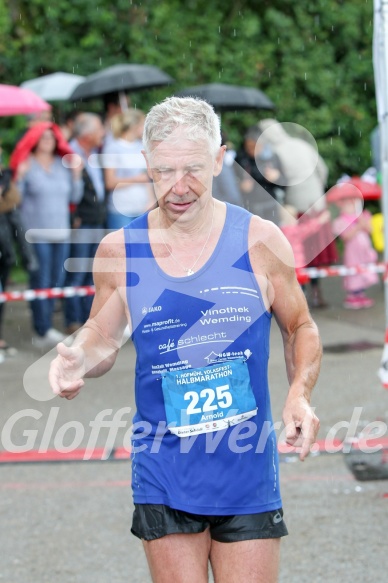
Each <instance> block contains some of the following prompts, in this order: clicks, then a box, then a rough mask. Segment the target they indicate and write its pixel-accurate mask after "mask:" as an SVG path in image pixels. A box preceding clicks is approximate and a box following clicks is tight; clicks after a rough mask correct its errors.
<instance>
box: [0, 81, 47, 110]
mask: <svg viewBox="0 0 388 583" xmlns="http://www.w3.org/2000/svg"><path fill="white" fill-rule="evenodd" d="M50 109H51V105H49V104H48V103H46V102H45V101H43V99H41V97H39V96H38V95H36V93H33V92H32V91H30V90H29V89H23V88H21V87H16V86H15V85H0V115H1V116H6V115H27V114H29V113H38V112H39V111H48V110H50Z"/></svg>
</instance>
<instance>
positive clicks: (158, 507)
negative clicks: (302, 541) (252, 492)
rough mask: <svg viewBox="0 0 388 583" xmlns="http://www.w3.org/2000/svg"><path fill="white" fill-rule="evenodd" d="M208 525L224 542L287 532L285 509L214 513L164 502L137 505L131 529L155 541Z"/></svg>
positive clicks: (215, 536) (212, 534)
mask: <svg viewBox="0 0 388 583" xmlns="http://www.w3.org/2000/svg"><path fill="white" fill-rule="evenodd" d="M207 528H209V530H210V536H211V538H212V539H214V540H216V541H219V542H223V543H228V542H237V541H242V540H252V539H259V538H279V537H282V536H285V535H287V534H288V531H287V527H286V525H285V523H284V521H283V510H282V508H279V509H278V510H271V511H270V512H261V513H258V514H234V515H232V516H213V515H203V514H191V513H190V512H183V511H182V510H174V509H173V508H170V507H169V506H164V505H163V504H135V511H134V514H133V523H132V528H131V532H132V533H133V534H134V535H135V536H137V537H138V538H140V539H143V540H155V539H157V538H161V537H162V536H166V535H167V534H180V533H182V534H183V533H185V534H192V533H199V532H204V531H205V530H206V529H207Z"/></svg>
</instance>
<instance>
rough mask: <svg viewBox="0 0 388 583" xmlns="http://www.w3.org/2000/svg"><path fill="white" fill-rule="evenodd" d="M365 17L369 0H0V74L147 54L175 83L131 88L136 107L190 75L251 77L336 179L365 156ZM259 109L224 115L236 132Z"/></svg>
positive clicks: (84, 69) (239, 80)
mask: <svg viewBox="0 0 388 583" xmlns="http://www.w3.org/2000/svg"><path fill="white" fill-rule="evenodd" d="M372 16H373V2H372V0H352V2H345V1H343V0H314V1H313V0H299V1H298V2H295V0H266V1H265V0H264V1H260V2H259V1H258V0H212V1H211V2H209V0H206V1H205V0H186V1H184V0H166V1H163V2H156V1H155V0H142V1H141V2H140V1H138V2H137V1H135V0H115V2H112V0H97V1H96V0H71V1H69V0H55V3H54V2H52V3H50V0H8V2H7V3H5V0H0V81H1V82H2V83H13V84H20V83H21V82H22V81H24V80H26V79H29V78H34V77H37V76H40V75H43V74H48V73H52V72H55V71H66V72H69V73H77V74H82V75H88V74H90V73H93V72H96V71H97V70H99V69H101V68H105V67H107V66H109V65H112V64H115V63H123V62H132V63H148V64H154V65H157V66H159V67H161V68H162V69H163V70H164V71H166V72H167V73H169V74H170V75H171V76H172V77H174V79H175V80H176V84H175V85H174V87H173V88H163V89H159V90H157V91H156V90H154V91H147V92H142V93H141V94H139V95H133V99H134V101H135V102H136V104H137V105H138V106H140V107H142V108H143V109H147V108H148V107H149V106H151V105H152V103H154V101H155V100H156V99H161V98H163V97H164V96H166V95H169V94H171V92H172V91H173V90H178V89H180V88H183V87H187V86H190V85H196V84H200V83H208V82H215V81H221V82H225V83H233V84H241V85H248V86H254V87H258V88H260V89H261V90H262V91H264V92H265V93H266V94H267V95H268V96H269V97H270V98H271V99H272V100H273V101H274V102H275V104H276V106H277V110H276V117H277V118H278V119H279V120H280V121H291V122H294V123H298V124H300V125H302V126H304V127H305V128H306V129H308V130H309V131H310V132H311V134H312V135H313V136H314V137H315V139H316V140H317V143H318V146H319V150H320V153H321V154H322V156H323V157H324V158H325V160H326V161H327V162H328V164H329V167H330V170H331V174H330V178H331V180H332V181H335V180H336V179H337V178H338V176H339V174H341V173H343V172H348V173H351V174H359V173H361V172H362V171H363V170H364V169H365V168H366V167H367V166H368V165H369V164H370V144H369V134H370V132H371V130H372V129H373V128H374V126H375V125H376V108H375V96H374V81H373V69H372V33H373V27H372ZM266 116H267V113H266V112H260V111H259V112H250V113H244V114H242V113H239V114H225V116H224V118H223V122H224V124H225V125H226V126H227V130H228V133H229V134H230V135H231V136H232V138H233V139H234V140H235V142H236V141H238V140H239V137H240V136H241V133H242V132H243V130H244V128H245V127H246V126H247V125H248V124H250V123H253V122H255V121H256V120H258V119H261V118H263V117H266Z"/></svg>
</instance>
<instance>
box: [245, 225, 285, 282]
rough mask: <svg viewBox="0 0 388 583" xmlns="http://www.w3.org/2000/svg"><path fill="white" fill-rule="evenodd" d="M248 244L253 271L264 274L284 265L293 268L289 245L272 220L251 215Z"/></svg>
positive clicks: (282, 267)
mask: <svg viewBox="0 0 388 583" xmlns="http://www.w3.org/2000/svg"><path fill="white" fill-rule="evenodd" d="M248 244H249V258H250V261H251V264H252V267H253V270H254V271H255V272H257V273H263V275H264V274H270V273H271V272H273V271H274V270H279V269H284V268H286V267H289V268H292V269H294V256H293V252H292V249H291V245H290V244H289V242H288V241H287V239H286V237H285V236H284V235H283V233H282V231H281V230H280V229H279V227H277V226H276V225H275V224H274V223H272V221H266V220H264V219H262V218H260V217H258V216H253V217H252V219H251V223H250V226H249V238H248Z"/></svg>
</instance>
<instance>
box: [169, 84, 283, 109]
mask: <svg viewBox="0 0 388 583" xmlns="http://www.w3.org/2000/svg"><path fill="white" fill-rule="evenodd" d="M176 95H177V97H200V98H201V99H205V100H206V101H208V102H209V103H210V104H211V105H213V107H214V108H215V109H217V110H219V111H234V110H237V109H240V110H241V109H275V105H274V104H273V103H272V101H271V100H270V99H268V97H267V96H266V95H265V94H264V93H263V92H262V91H260V90H259V89H255V88H254V87H240V86H238V85H227V84H225V83H209V84H207V85H197V86H196V87H188V88H187V89H182V91H179V93H176Z"/></svg>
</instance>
